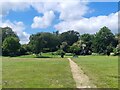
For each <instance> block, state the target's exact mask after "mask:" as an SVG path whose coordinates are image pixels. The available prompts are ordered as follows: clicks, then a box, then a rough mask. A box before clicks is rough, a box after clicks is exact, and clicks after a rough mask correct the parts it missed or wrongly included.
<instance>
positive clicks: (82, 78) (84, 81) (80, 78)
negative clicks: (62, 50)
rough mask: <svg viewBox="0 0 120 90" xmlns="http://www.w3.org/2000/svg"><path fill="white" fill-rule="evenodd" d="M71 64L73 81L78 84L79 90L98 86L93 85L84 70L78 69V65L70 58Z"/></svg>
mask: <svg viewBox="0 0 120 90" xmlns="http://www.w3.org/2000/svg"><path fill="white" fill-rule="evenodd" d="M68 60H69V62H70V67H71V72H72V75H73V79H74V80H75V82H76V87H77V88H95V87H96V86H95V85H93V84H92V83H91V82H90V81H89V78H88V76H87V75H85V74H84V72H83V71H82V69H80V68H79V67H78V65H77V64H76V63H75V62H73V61H72V60H71V59H70V58H68Z"/></svg>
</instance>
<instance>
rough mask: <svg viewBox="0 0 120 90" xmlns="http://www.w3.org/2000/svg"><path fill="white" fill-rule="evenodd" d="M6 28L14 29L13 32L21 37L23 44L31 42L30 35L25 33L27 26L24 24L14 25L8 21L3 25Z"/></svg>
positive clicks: (14, 23)
mask: <svg viewBox="0 0 120 90" xmlns="http://www.w3.org/2000/svg"><path fill="white" fill-rule="evenodd" d="M6 26H8V27H10V28H12V30H13V31H14V32H15V33H16V34H17V35H18V36H19V38H20V43H21V44H27V43H28V42H29V36H30V35H29V34H28V33H26V32H25V31H24V30H25V25H24V24H23V22H16V21H14V22H13V23H12V22H11V21H9V20H6V21H5V22H2V23H1V27H6Z"/></svg>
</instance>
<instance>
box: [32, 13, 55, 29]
mask: <svg viewBox="0 0 120 90" xmlns="http://www.w3.org/2000/svg"><path fill="white" fill-rule="evenodd" d="M54 18H55V15H54V12H53V11H49V12H45V13H44V15H43V16H42V17H40V16H35V17H34V19H33V24H32V25H31V27H32V28H47V27H48V26H50V25H51V23H52V21H53V19H54Z"/></svg>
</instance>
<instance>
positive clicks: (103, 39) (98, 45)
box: [94, 26, 116, 54]
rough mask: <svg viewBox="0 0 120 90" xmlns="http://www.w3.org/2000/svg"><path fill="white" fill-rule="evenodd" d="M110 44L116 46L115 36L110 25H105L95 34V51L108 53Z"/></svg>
mask: <svg viewBox="0 0 120 90" xmlns="http://www.w3.org/2000/svg"><path fill="white" fill-rule="evenodd" d="M108 46H112V47H116V45H115V36H114V34H113V33H112V32H111V30H110V29H108V27H105V26H104V27H103V28H101V29H100V31H99V32H98V33H96V35H95V39H94V51H95V52H97V53H104V54H105V53H106V51H107V48H108Z"/></svg>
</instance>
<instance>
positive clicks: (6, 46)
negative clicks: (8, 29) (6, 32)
mask: <svg viewBox="0 0 120 90" xmlns="http://www.w3.org/2000/svg"><path fill="white" fill-rule="evenodd" d="M2 47H3V55H5V54H6V55H10V56H16V55H17V54H18V50H19V49H20V43H19V39H18V38H16V37H13V36H9V37H7V38H5V40H4V41H3V46H2Z"/></svg>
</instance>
